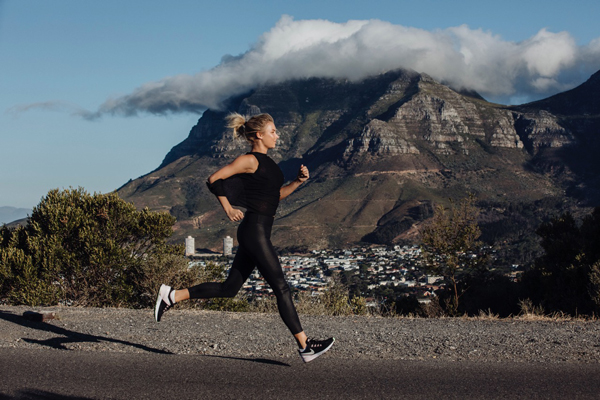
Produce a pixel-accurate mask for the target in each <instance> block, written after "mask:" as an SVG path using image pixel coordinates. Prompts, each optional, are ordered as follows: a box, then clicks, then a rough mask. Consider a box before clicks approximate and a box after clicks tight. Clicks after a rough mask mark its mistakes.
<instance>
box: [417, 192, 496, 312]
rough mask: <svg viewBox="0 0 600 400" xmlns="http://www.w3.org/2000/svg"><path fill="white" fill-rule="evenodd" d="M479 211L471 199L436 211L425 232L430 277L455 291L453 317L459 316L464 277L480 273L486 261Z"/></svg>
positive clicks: (424, 245) (425, 248)
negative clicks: (481, 238) (479, 224)
mask: <svg viewBox="0 0 600 400" xmlns="http://www.w3.org/2000/svg"><path fill="white" fill-rule="evenodd" d="M478 214H479V213H478V210H477V208H476V207H475V198H474V196H472V195H469V197H466V198H464V199H463V200H461V201H460V202H459V203H458V204H455V203H454V202H453V201H451V202H450V207H449V208H445V207H443V206H442V205H438V206H436V207H435V210H434V214H433V218H432V221H431V222H430V223H429V224H428V225H427V227H426V228H425V229H424V231H423V232H422V248H423V252H424V254H425V262H426V265H425V268H426V269H427V271H428V272H429V273H433V274H435V275H441V276H443V277H444V278H445V280H446V282H447V283H449V284H450V287H451V290H452V304H451V310H450V311H451V313H452V314H455V313H457V312H458V302H459V298H460V296H461V293H459V288H458V282H459V280H460V278H461V275H463V274H469V273H472V272H474V271H476V270H478V269H480V268H481V267H482V266H483V265H485V263H486V262H487V260H486V259H485V257H481V255H480V254H479V253H480V249H481V242H479V241H478V238H479V236H480V235H481V230H480V229H479V226H478V225H477V216H478Z"/></svg>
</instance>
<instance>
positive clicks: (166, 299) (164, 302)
mask: <svg viewBox="0 0 600 400" xmlns="http://www.w3.org/2000/svg"><path fill="white" fill-rule="evenodd" d="M172 291H174V289H173V288H171V286H167V285H160V290H159V291H158V298H157V299H156V306H154V319H155V320H156V322H159V321H160V318H161V317H162V315H163V314H164V312H165V311H167V310H168V309H169V307H171V306H172V305H173V303H172V302H171V299H170V296H169V295H170V294H171V292H172Z"/></svg>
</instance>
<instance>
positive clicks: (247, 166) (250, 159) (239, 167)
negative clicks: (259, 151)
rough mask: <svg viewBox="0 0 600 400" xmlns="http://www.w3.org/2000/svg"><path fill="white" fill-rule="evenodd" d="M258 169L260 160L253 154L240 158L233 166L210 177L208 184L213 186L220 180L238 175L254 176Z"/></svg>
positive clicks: (230, 165)
mask: <svg viewBox="0 0 600 400" xmlns="http://www.w3.org/2000/svg"><path fill="white" fill-rule="evenodd" d="M257 169H258V160H257V159H256V157H254V156H253V155H252V154H244V155H243V156H239V157H238V158H236V159H235V160H233V162H232V163H231V164H227V165H226V166H224V167H223V168H221V169H220V170H218V171H217V172H215V173H214V174H212V175H211V176H209V177H208V183H210V184H213V183H214V182H215V181H217V180H219V179H227V178H229V177H230V176H233V175H237V174H253V173H254V172H256V170H257Z"/></svg>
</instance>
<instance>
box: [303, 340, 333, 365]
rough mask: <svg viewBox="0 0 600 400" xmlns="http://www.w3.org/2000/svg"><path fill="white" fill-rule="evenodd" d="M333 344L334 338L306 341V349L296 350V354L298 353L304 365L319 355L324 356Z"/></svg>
mask: <svg viewBox="0 0 600 400" xmlns="http://www.w3.org/2000/svg"><path fill="white" fill-rule="evenodd" d="M333 342H335V338H329V339H326V340H313V339H307V340H306V348H305V349H304V350H298V353H300V357H302V361H304V362H305V363H307V362H311V361H312V360H314V359H315V358H317V357H319V356H320V355H323V354H325V352H326V351H327V350H329V349H330V348H331V346H333Z"/></svg>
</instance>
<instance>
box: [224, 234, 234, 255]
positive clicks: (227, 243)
mask: <svg viewBox="0 0 600 400" xmlns="http://www.w3.org/2000/svg"><path fill="white" fill-rule="evenodd" d="M232 254H233V238H232V237H231V236H227V237H226V238H225V239H223V255H224V256H230V255H232Z"/></svg>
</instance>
